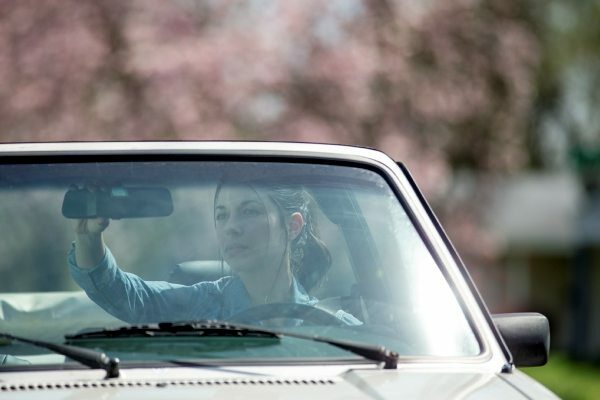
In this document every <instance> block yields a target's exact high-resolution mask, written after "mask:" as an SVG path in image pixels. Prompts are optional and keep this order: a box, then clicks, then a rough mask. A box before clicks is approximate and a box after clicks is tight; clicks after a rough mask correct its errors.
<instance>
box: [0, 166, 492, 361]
mask: <svg viewBox="0 0 600 400" xmlns="http://www.w3.org/2000/svg"><path fill="white" fill-rule="evenodd" d="M0 221H2V225H3V228H4V229H3V232H4V233H3V235H2V236H0V252H1V253H0V254H1V258H0V273H1V274H2V279H0V331H2V332H6V333H10V334H13V335H20V336H24V337H27V338H32V339H37V340H44V341H50V342H56V343H65V335H69V337H70V338H71V339H70V342H69V341H68V342H69V343H70V344H74V345H76V346H84V347H90V348H94V349H98V350H102V351H104V352H106V353H107V354H109V355H116V356H119V357H120V358H121V359H122V360H124V361H136V362H139V361H150V360H159V359H160V360H163V359H178V360H180V359H190V358H193V359H202V358H219V359H226V358H244V357H251V358H253V359H257V358H269V359H276V358H278V357H279V358H285V359H307V358H309V359H315V358H331V357H339V356H340V354H344V351H342V350H340V349H339V348H334V347H332V346H327V345H326V344H324V343H318V344H317V343H314V344H311V345H310V346H308V347H307V345H306V343H304V342H302V341H301V340H300V339H297V338H296V339H295V338H289V337H287V338H285V339H283V340H281V339H273V338H265V337H244V338H241V339H240V338H232V337H223V338H221V337H219V336H218V335H216V336H211V337H205V338H202V337H197V338H194V337H190V336H189V335H187V336H185V337H179V336H178V335H171V336H168V337H160V338H152V337H144V336H140V337H112V338H111V337H106V338H102V337H94V338H93V339H90V338H87V339H77V340H76V339H73V335H76V334H77V333H81V332H84V331H89V330H91V329H98V328H107V327H108V328H111V327H112V328H115V327H120V326H124V325H128V324H152V323H159V322H183V321H207V320H218V321H227V322H229V323H232V324H234V323H236V322H238V323H243V324H246V325H252V326H257V327H264V328H270V329H275V330H278V331H283V332H286V331H287V332H297V333H309V334H316V335H319V336H320V337H325V338H332V339H339V340H348V341H352V342H358V343H365V344H369V345H383V346H385V347H387V348H389V349H392V350H393V351H396V352H398V353H399V354H400V356H401V357H411V358H414V357H428V358H431V357H440V358H443V357H468V356H475V355H477V354H479V353H480V346H479V344H478V341H477V339H476V336H475V334H474V333H473V331H472V329H471V327H470V324H469V322H468V319H467V318H466V316H465V314H464V312H463V310H462V308H461V306H460V302H459V301H458V300H457V299H456V296H455V293H454V292H453V290H452V289H451V288H450V286H449V285H448V283H447V282H446V280H445V278H444V275H443V274H442V272H441V271H440V267H439V266H438V265H437V264H436V262H435V261H434V259H433V257H432V255H431V254H430V252H429V251H428V249H427V247H426V245H425V243H424V241H423V239H422V237H421V236H420V235H419V234H418V231H417V229H416V228H415V226H414V224H413V222H412V221H411V218H409V213H408V212H407V210H406V209H405V208H404V207H403V206H402V202H401V201H400V199H399V198H398V196H397V195H396V194H395V192H394V191H393V190H392V188H391V187H390V186H389V184H388V183H387V181H386V180H385V179H384V178H383V177H382V176H381V175H379V174H378V173H376V172H374V171H372V170H370V169H365V168H359V167H356V166H335V165H326V164H310V163H282V162H264V161H263V162H249V161H248V162H243V161H237V162H233V161H227V162H225V161H151V162H147V161H143V162H142V161H127V162H121V161H119V162H87V163H86V162H76V163H68V162H62V163H52V164H10V165H9V164H5V165H1V166H0ZM0 354H1V355H5V356H9V357H5V358H4V359H5V360H9V361H5V363H7V364H10V360H13V361H14V362H15V363H28V364H33V365H35V364H45V363H46V364H47V363H56V362H58V361H59V360H61V357H60V356H58V355H56V354H49V351H48V350H44V349H40V348H34V347H31V346H29V345H27V344H22V343H21V344H19V343H16V342H10V341H5V342H2V343H0ZM62 359H64V357H63V358H62Z"/></svg>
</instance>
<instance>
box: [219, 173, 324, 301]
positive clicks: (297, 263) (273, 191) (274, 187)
mask: <svg viewBox="0 0 600 400" xmlns="http://www.w3.org/2000/svg"><path fill="white" fill-rule="evenodd" d="M230 183H233V184H241V185H248V186H250V187H253V188H254V187H259V188H261V189H265V191H266V192H267V194H268V196H269V198H270V199H271V200H272V201H273V202H274V203H275V205H276V206H277V208H278V211H279V215H280V220H281V223H282V224H283V225H284V226H283V227H282V228H283V229H284V231H285V232H286V234H287V227H286V226H285V221H286V220H287V217H289V216H290V215H292V214H293V213H295V212H299V213H300V214H302V217H303V219H304V227H303V228H302V231H301V232H300V234H299V235H298V236H297V237H296V238H295V239H294V240H293V241H292V242H291V244H290V249H289V251H290V264H291V268H292V273H293V274H294V277H295V278H296V279H297V280H298V282H299V283H300V284H301V285H302V286H303V287H304V288H305V289H306V290H307V291H310V290H311V289H313V288H315V287H317V286H318V285H319V284H320V283H321V282H322V280H323V278H324V277H325V274H326V273H327V271H329V268H330V267H331V253H330V252H329V250H328V249H327V246H326V245H325V243H324V242H323V241H322V240H321V239H320V238H319V230H318V226H317V223H316V220H315V217H314V214H315V212H316V207H317V206H316V202H315V200H314V199H313V197H312V196H311V195H310V193H309V192H308V191H307V190H306V189H305V188H303V187H301V186H294V185H287V184H286V185H284V184H269V183H268V182H263V181H261V182H256V181H255V182H252V181H251V180H242V179H236V178H233V179H231V178H223V179H221V180H220V181H219V183H218V184H217V189H216V191H215V201H216V199H217V196H218V195H219V192H220V190H221V188H222V186H223V185H226V184H230Z"/></svg>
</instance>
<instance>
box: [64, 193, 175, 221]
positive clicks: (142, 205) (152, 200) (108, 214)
mask: <svg viewBox="0 0 600 400" xmlns="http://www.w3.org/2000/svg"><path fill="white" fill-rule="evenodd" d="M172 212H173V200H172V199H171V193H170V192H169V190H168V189H166V188H161V187H122V186H116V187H110V188H106V189H99V190H95V191H91V190H88V189H70V190H69V191H67V193H66V194H65V198H64V199H63V204H62V214H63V216H65V217H66V218H77V219H83V218H98V217H105V218H111V219H122V218H147V217H165V216H167V215H171V213H172Z"/></svg>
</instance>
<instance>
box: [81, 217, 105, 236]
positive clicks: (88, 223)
mask: <svg viewBox="0 0 600 400" xmlns="http://www.w3.org/2000/svg"><path fill="white" fill-rule="evenodd" d="M109 224H110V220H109V219H108V218H90V219H78V220H77V221H76V223H75V232H76V233H78V234H83V235H89V234H98V233H101V232H103V231H104V230H105V229H106V228H108V225H109Z"/></svg>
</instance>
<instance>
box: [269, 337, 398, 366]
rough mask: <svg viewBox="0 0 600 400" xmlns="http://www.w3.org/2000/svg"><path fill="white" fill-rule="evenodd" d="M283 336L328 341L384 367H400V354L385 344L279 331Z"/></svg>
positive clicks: (321, 341) (327, 342)
mask: <svg viewBox="0 0 600 400" xmlns="http://www.w3.org/2000/svg"><path fill="white" fill-rule="evenodd" d="M277 333H278V334H280V335H283V336H289V337H295V338H298V339H306V340H312V341H315V342H320V343H326V344H329V345H332V346H335V347H339V348H340V349H343V350H346V351H349V352H351V353H354V354H356V355H359V356H361V357H364V358H366V359H367V360H371V361H377V362H382V363H383V368H384V369H396V368H398V357H399V354H398V353H396V352H395V351H392V350H389V349H387V348H385V347H384V346H374V345H371V344H365V343H360V342H352V341H348V340H340V339H332V338H328V337H322V336H319V335H307V334H303V333H295V332H277Z"/></svg>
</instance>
